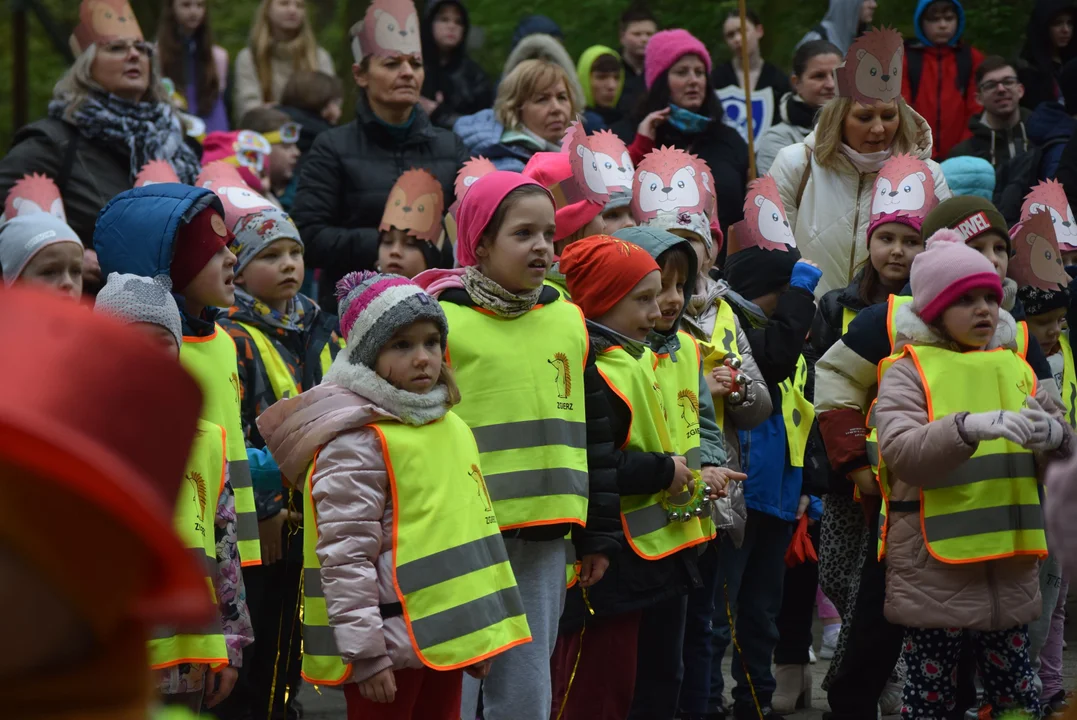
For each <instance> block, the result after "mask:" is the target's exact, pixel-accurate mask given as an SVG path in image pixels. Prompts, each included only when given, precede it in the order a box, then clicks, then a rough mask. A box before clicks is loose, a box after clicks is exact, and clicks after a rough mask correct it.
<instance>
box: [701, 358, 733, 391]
mask: <svg viewBox="0 0 1077 720" xmlns="http://www.w3.org/2000/svg"><path fill="white" fill-rule="evenodd" d="M707 386H708V387H709V388H710V391H711V395H717V396H718V397H725V396H726V395H728V394H729V393H731V392H733V368H731V367H729V366H728V365H718V366H717V367H715V368H714V369H713V370H711V374H710V377H708V378H707Z"/></svg>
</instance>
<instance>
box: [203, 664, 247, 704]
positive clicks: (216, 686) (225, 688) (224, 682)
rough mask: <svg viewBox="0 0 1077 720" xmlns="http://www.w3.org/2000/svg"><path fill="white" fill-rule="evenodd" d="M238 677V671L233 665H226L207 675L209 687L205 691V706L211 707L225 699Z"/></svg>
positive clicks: (230, 692)
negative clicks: (218, 670)
mask: <svg viewBox="0 0 1077 720" xmlns="http://www.w3.org/2000/svg"><path fill="white" fill-rule="evenodd" d="M238 679H239V671H238V670H236V669H235V668H234V667H226V668H223V669H221V671H220V672H214V673H211V674H210V675H209V676H207V678H206V680H207V682H209V686H210V687H209V691H208V692H207V693H206V707H207V708H211V707H214V706H215V705H219V704H220V703H222V702H224V701H225V700H227V699H228V696H229V695H231V694H232V689H233V688H235V686H236V680H238Z"/></svg>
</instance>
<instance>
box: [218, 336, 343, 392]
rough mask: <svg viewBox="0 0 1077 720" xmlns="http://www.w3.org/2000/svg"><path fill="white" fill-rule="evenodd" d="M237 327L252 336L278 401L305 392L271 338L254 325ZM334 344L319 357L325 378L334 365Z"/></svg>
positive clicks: (341, 341)
mask: <svg viewBox="0 0 1077 720" xmlns="http://www.w3.org/2000/svg"><path fill="white" fill-rule="evenodd" d="M236 325H239V326H240V327H241V328H243V329H244V330H246V331H247V333H248V334H249V335H250V336H251V340H253V341H254V346H255V347H256V348H257V349H258V355H259V357H261V359H262V365H263V366H264V367H265V369H266V375H268V376H269V384H270V386H271V387H272V388H273V395H274V396H275V397H276V398H277V399H278V400H283V399H284V398H289V397H294V396H296V395H298V394H299V393H301V392H303V390H302V389H301V388H300V387H299V382H300V381H299V380H297V379H296V378H295V377H293V375H292V373H291V372H290V371H289V370H288V363H286V362H284V357H283V356H281V354H280V351H279V350H277V346H276V345H274V344H273V341H272V340H270V338H269V336H268V335H266V334H265V333H264V332H262V331H261V330H259V329H258V328H256V327H255V326H253V325H249V324H247V323H244V322H238V321H237V322H236ZM332 342H333V341H332V340H330V341H329V342H327V343H326V344H325V347H323V348H322V352H321V354H319V356H318V361H319V363H320V364H321V366H322V375H323V376H324V375H325V373H326V372H328V370H329V366H330V365H332V364H333V353H332V347H331V343H332ZM337 342H338V343H339V346H340V347H341V348H343V347H344V341H343V340H338V341H337Z"/></svg>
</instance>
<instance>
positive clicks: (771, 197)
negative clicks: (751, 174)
mask: <svg viewBox="0 0 1077 720" xmlns="http://www.w3.org/2000/svg"><path fill="white" fill-rule="evenodd" d="M728 242H729V247H728V249H727V250H726V252H727V257H728V255H732V254H733V253H735V252H738V251H740V250H745V249H747V248H750V247H757V248H760V249H762V250H777V251H779V252H789V250H790V249H796V246H797V242H796V238H795V237H793V229H792V227H791V226H790V225H789V218H788V217H786V215H785V206H784V205H783V204H782V198H781V194H780V193H779V192H778V184H777V183H776V182H775V181H774V178H773V177H771V176H770V175H764V176H763V177H761V178H759V179H757V180H753V181H752V182H750V183H748V194H747V196H746V197H745V198H744V219H743V220H741V221H740V222H738V223H736V224H735V225H733V227H732V228H730V231H729V241H728Z"/></svg>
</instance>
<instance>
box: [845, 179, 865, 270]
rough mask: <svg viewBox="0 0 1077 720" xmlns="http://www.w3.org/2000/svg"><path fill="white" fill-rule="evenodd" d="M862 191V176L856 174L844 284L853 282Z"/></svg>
mask: <svg viewBox="0 0 1077 720" xmlns="http://www.w3.org/2000/svg"><path fill="white" fill-rule="evenodd" d="M863 189H864V174H863V173H861V172H859V171H858V172H857V174H856V214H855V215H854V216H853V247H852V248H851V249H850V250H849V274H848V275H846V276H845V284H846V285H848V284H849V283H851V282H852V281H853V268H854V267H855V266H856V247H857V245H858V244H859V243H860V241H859V240H857V238H856V234H857V233H858V232H859V231H860V192H861V191H862V190H863Z"/></svg>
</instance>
